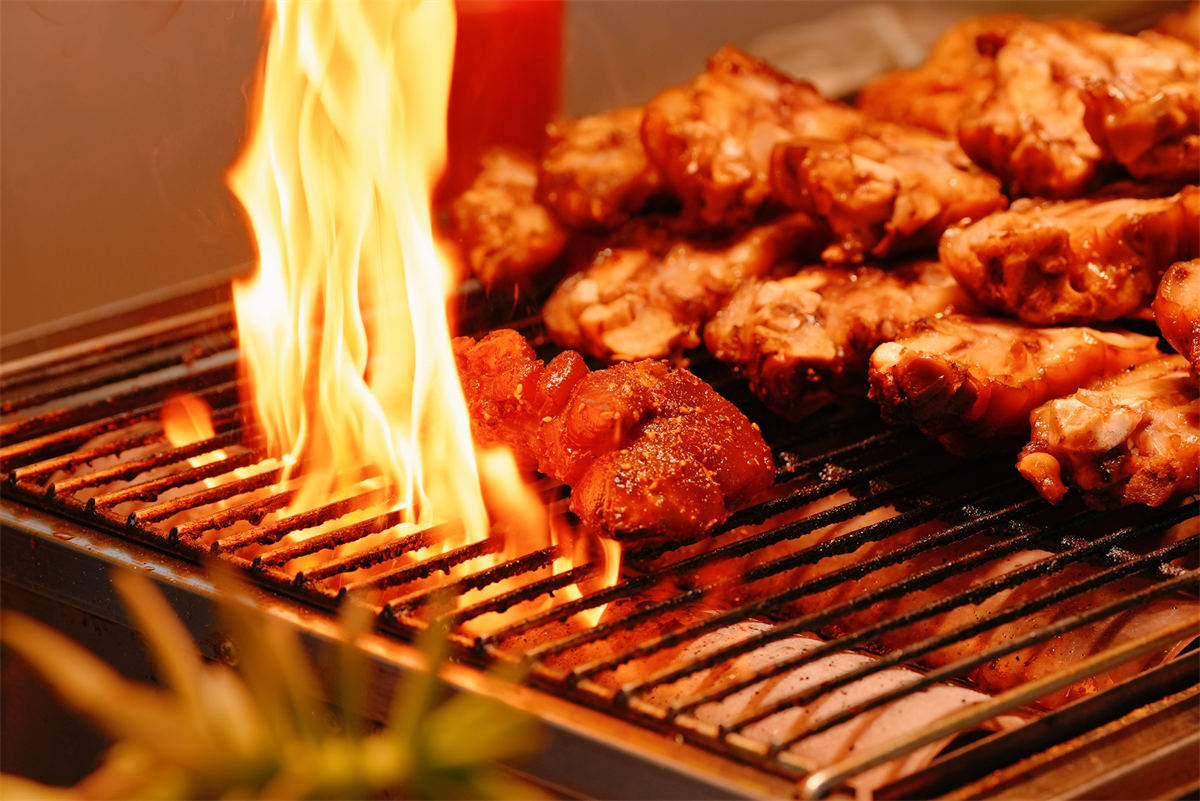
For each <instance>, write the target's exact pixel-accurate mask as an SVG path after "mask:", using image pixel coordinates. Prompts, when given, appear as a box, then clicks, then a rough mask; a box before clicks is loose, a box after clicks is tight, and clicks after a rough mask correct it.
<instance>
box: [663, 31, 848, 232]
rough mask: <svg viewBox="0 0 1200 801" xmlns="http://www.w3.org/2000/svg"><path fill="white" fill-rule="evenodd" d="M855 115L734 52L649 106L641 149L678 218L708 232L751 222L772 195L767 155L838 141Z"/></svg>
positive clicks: (726, 51)
mask: <svg viewBox="0 0 1200 801" xmlns="http://www.w3.org/2000/svg"><path fill="white" fill-rule="evenodd" d="M860 123H861V115H860V114H859V112H858V111H856V110H855V109H853V108H851V107H849V106H847V105H845V104H843V103H839V102H837V101H834V100H829V99H828V98H825V97H822V96H821V94H820V93H819V92H818V91H817V90H816V89H814V88H813V87H812V86H811V85H809V84H807V83H801V82H798V81H795V80H792V79H791V78H789V77H787V76H786V75H784V74H782V73H780V72H777V71H776V70H774V69H773V68H771V67H770V66H769V65H768V64H766V63H765V62H763V61H760V60H758V59H755V58H753V57H751V56H748V55H746V54H745V53H743V52H742V51H740V50H738V49H737V48H734V47H724V48H722V49H721V50H719V51H718V52H717V53H716V55H714V56H713V57H712V58H711V59H709V62H708V67H707V69H706V70H705V71H704V72H702V73H701V74H700V75H699V76H697V77H696V78H695V79H693V80H692V82H691V83H689V84H687V85H686V86H679V87H673V88H671V89H668V90H666V91H665V92H662V93H661V94H659V95H658V96H657V97H655V98H654V99H653V100H651V101H650V103H648V104H647V105H646V116H645V121H644V122H643V124H642V141H643V143H644V144H645V147H646V152H647V155H648V156H649V158H650V161H651V163H653V164H654V165H655V166H656V167H658V169H659V170H660V171H661V172H662V175H663V179H664V182H665V184H666V185H667V187H669V188H670V190H671V191H672V192H673V193H674V194H675V195H676V196H677V197H679V199H680V200H682V201H683V206H684V209H683V214H684V216H685V217H686V218H689V219H694V220H696V221H698V222H699V223H700V224H702V225H704V226H709V227H718V228H733V227H736V226H738V225H744V224H747V223H749V222H752V221H753V220H754V218H755V215H756V212H757V211H758V209H759V207H760V206H762V205H763V204H764V203H765V202H766V201H767V199H768V198H769V197H770V195H771V184H770V168H771V150H772V148H773V147H774V146H775V145H776V144H778V143H779V142H786V141H789V140H791V139H795V138H797V137H803V138H809V139H823V140H827V141H841V140H842V139H844V138H845V137H846V136H847V135H848V134H849V133H851V132H852V131H854V130H855V129H856V128H857V127H858V126H859V125H860Z"/></svg>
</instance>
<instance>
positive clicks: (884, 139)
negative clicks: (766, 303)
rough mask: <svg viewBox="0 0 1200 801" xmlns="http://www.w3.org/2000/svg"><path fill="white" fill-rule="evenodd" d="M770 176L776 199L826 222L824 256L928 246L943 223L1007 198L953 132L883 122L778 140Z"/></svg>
mask: <svg viewBox="0 0 1200 801" xmlns="http://www.w3.org/2000/svg"><path fill="white" fill-rule="evenodd" d="M771 181H772V186H773V187H774V190H775V193H776V195H777V196H778V198H779V199H780V200H781V201H782V202H783V203H785V204H786V205H788V206H790V207H791V208H794V209H797V210H799V211H804V212H807V213H809V214H812V215H813V216H815V217H820V218H821V219H823V220H825V221H826V222H827V223H828V224H829V227H830V229H831V230H832V231H833V234H834V236H835V238H836V240H837V241H836V242H835V244H833V245H831V246H830V247H829V248H827V249H826V251H825V252H824V254H822V255H823V257H824V260H825V261H826V262H843V261H850V262H861V261H862V258H863V255H864V254H868V253H869V254H870V255H872V256H876V257H880V258H882V257H884V256H888V255H894V254H900V253H907V252H912V251H916V250H923V249H927V248H932V247H934V246H935V245H937V242H938V239H939V238H940V237H941V235H942V232H943V231H945V230H946V228H947V227H948V226H950V225H951V224H953V223H958V222H960V221H962V220H963V219H964V218H966V219H979V218H980V217H985V216H987V215H988V214H990V213H992V212H993V211H997V210H999V209H1003V208H1004V207H1005V206H1007V205H1008V198H1006V197H1005V196H1004V195H1003V194H1001V192H1000V181H999V179H997V178H996V177H995V176H993V175H988V174H987V173H985V172H983V171H982V170H980V169H979V168H978V167H976V166H975V165H974V164H972V163H971V160H970V159H969V158H967V155H966V154H965V153H963V152H962V149H961V148H960V147H959V146H958V143H957V142H955V141H954V140H953V139H947V138H944V137H941V136H938V135H936V134H933V133H930V132H929V131H923V130H921V129H919V128H912V127H908V126H901V125H893V124H890V123H883V122H877V123H873V124H871V125H870V126H868V127H866V128H864V130H862V131H861V132H859V133H855V134H853V135H851V136H850V137H848V138H847V139H846V140H845V141H842V142H821V141H815V140H797V141H795V142H792V143H788V144H781V145H778V146H777V147H776V148H775V153H774V158H773V168H772V172H771Z"/></svg>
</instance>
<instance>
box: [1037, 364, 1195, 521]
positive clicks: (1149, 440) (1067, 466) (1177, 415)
mask: <svg viewBox="0 0 1200 801" xmlns="http://www.w3.org/2000/svg"><path fill="white" fill-rule="evenodd" d="M1188 366H1189V365H1188V362H1187V360H1186V359H1185V358H1184V357H1182V356H1178V355H1176V356H1165V357H1163V358H1161V359H1155V360H1153V361H1149V362H1145V363H1144V364H1139V365H1138V366H1136V367H1134V368H1133V369H1131V370H1128V371H1126V372H1123V373H1120V374H1119V375H1116V376H1113V377H1112V378H1107V379H1103V380H1100V381H1097V382H1095V383H1093V384H1091V385H1090V386H1089V387H1087V388H1086V389H1081V390H1079V391H1078V392H1076V393H1075V394H1073V395H1071V396H1069V397H1065V398H1059V399H1057V400H1052V401H1050V402H1049V403H1045V404H1043V405H1041V406H1039V407H1038V408H1036V409H1034V411H1033V414H1032V415H1031V416H1030V421H1031V423H1032V426H1033V437H1032V440H1031V441H1030V443H1029V444H1028V445H1026V446H1025V449H1024V450H1022V451H1021V456H1020V459H1019V460H1018V461H1017V469H1018V470H1019V471H1021V475H1023V476H1025V477H1026V478H1027V479H1029V480H1030V481H1032V482H1033V485H1034V486H1035V487H1036V488H1037V491H1038V492H1039V493H1041V495H1042V496H1043V497H1045V498H1047V499H1048V500H1050V501H1053V502H1056V503H1057V502H1058V501H1059V500H1060V499H1061V498H1062V497H1063V495H1065V494H1066V493H1067V487H1068V486H1072V487H1077V488H1079V489H1080V490H1082V491H1083V493H1084V499H1085V500H1086V501H1087V502H1088V504H1089V505H1090V506H1094V507H1097V508H1101V509H1105V508H1112V507H1116V506H1126V505H1128V504H1131V503H1144V504H1147V505H1149V506H1158V505H1160V504H1162V503H1163V502H1165V501H1166V500H1167V499H1168V498H1170V497H1171V496H1172V495H1175V494H1176V493H1194V492H1196V490H1197V486H1198V485H1197V470H1200V388H1198V387H1197V383H1196V378H1195V376H1194V375H1193V374H1192V373H1191V372H1190V371H1189V369H1188Z"/></svg>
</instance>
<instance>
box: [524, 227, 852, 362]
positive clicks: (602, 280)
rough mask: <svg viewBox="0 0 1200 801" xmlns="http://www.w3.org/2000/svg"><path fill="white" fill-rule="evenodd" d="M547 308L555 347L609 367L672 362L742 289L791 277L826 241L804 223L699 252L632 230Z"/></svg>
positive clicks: (654, 232) (757, 231)
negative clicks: (775, 275)
mask: <svg viewBox="0 0 1200 801" xmlns="http://www.w3.org/2000/svg"><path fill="white" fill-rule="evenodd" d="M631 232H632V233H629V234H623V235H621V236H619V237H618V238H616V239H615V240H614V242H613V243H612V244H611V245H610V246H609V247H605V248H603V249H602V250H600V252H599V253H597V254H596V257H595V259H594V260H593V261H592V263H591V264H589V265H588V266H587V267H586V268H584V269H583V270H582V271H580V272H578V273H575V274H574V275H572V276H570V277H569V278H567V279H566V280H565V281H563V282H562V284H560V285H559V286H558V288H557V289H555V290H554V294H553V295H551V296H550V299H549V300H547V301H546V305H545V307H544V309H543V310H542V317H543V319H544V321H545V323H546V329H547V330H548V331H549V333H550V336H551V337H553V339H554V341H555V342H557V343H558V344H559V345H561V346H563V347H567V348H574V349H576V350H579V351H582V352H584V353H586V354H589V355H591V356H595V357H597V358H599V359H603V360H605V361H608V362H616V361H635V360H637V359H652V358H654V359H656V358H663V357H667V356H670V357H673V358H674V359H675V360H677V361H678V360H679V359H680V354H681V353H682V352H683V351H684V350H686V349H689V348H694V347H697V346H698V345H699V344H700V327H701V326H702V325H703V324H704V323H705V322H707V321H708V320H709V318H711V317H712V315H713V314H715V313H716V311H717V309H718V308H719V307H720V305H721V303H723V302H724V301H725V299H726V298H728V297H729V296H730V295H731V294H733V291H734V290H735V289H737V287H738V286H739V285H741V283H742V282H743V281H746V280H748V279H750V278H755V277H760V276H766V275H769V274H771V273H772V272H773V271H779V270H782V271H783V272H792V271H794V269H795V266H796V265H795V263H794V259H795V258H798V257H800V256H801V255H805V254H806V255H808V256H809V257H811V256H814V255H816V253H818V252H820V249H821V248H822V247H823V246H824V245H825V243H826V242H828V241H829V240H828V234H827V233H826V232H825V230H824V229H823V228H822V227H821V226H820V225H818V224H817V223H815V222H814V221H813V220H812V219H811V218H810V217H809V216H808V215H805V214H792V215H789V216H786V217H781V218H779V219H777V220H775V221H774V222H771V223H768V224H766V225H762V226H759V227H757V228H753V229H751V230H750V231H749V232H748V233H746V234H745V235H743V236H742V237H741V238H740V239H738V240H737V241H735V242H734V243H733V244H732V245H724V246H713V245H709V246H702V245H700V244H698V243H694V242H690V241H687V240H685V239H682V238H681V237H678V236H673V235H671V234H670V233H669V232H667V231H665V230H663V229H652V228H647V227H645V226H642V227H637V226H635V227H634V228H632V229H631Z"/></svg>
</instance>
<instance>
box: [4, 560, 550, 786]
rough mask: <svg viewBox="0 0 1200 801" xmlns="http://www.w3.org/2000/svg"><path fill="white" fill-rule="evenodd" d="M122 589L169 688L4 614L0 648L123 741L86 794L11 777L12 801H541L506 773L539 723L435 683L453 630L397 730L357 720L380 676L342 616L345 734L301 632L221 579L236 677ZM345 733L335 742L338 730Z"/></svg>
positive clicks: (143, 588) (363, 619) (405, 686)
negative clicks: (372, 674) (372, 677)
mask: <svg viewBox="0 0 1200 801" xmlns="http://www.w3.org/2000/svg"><path fill="white" fill-rule="evenodd" d="M113 584H114V585H115V586H116V588H117V591H118V592H119V593H120V595H121V599H122V601H123V602H124V604H125V606H126V607H127V608H128V609H129V611H130V613H131V614H132V616H133V618H134V621H135V623H136V625H137V628H138V629H139V630H141V631H142V632H143V634H144V636H145V639H146V641H147V644H148V646H149V649H150V651H151V654H152V656H153V658H154V661H155V665H156V670H157V673H158V676H159V678H160V680H161V682H162V685H163V686H162V687H155V686H150V685H144V684H139V683H137V682H132V681H129V680H128V679H126V678H124V677H123V676H121V675H120V674H118V673H117V672H116V671H115V670H113V669H112V668H110V667H109V666H108V665H106V664H105V663H104V662H103V661H101V660H100V659H99V658H98V657H96V656H95V655H94V654H92V653H91V652H89V651H87V650H86V649H84V648H83V647H81V646H79V645H78V644H76V643H75V642H73V641H72V640H70V639H69V638H67V637H65V636H64V635H62V634H60V633H59V632H57V631H56V630H54V629H52V628H50V627H48V626H45V625H43V624H41V623H38V622H37V621H35V620H32V619H30V618H28V617H25V616H24V615H20V614H18V613H13V612H6V613H5V614H4V616H3V618H2V620H0V641H2V642H3V643H4V644H5V645H6V646H8V647H10V648H12V649H13V650H14V651H16V652H17V653H19V654H20V655H21V656H22V657H23V658H25V659H26V660H27V661H28V662H29V663H30V664H31V665H32V666H33V667H34V668H35V669H36V670H37V671H38V672H39V673H40V674H41V675H42V676H43V677H44V678H45V679H46V680H47V682H48V683H49V684H50V685H51V686H52V687H53V688H54V690H55V691H56V692H57V693H58V695H59V696H60V697H61V699H62V700H63V701H64V703H65V704H66V705H68V706H69V707H71V708H73V709H75V710H76V711H78V712H80V713H81V714H83V715H85V716H86V717H88V718H90V719H91V720H92V721H93V722H95V723H96V724H97V725H99V726H100V728H102V729H103V730H104V731H105V732H106V733H107V734H108V735H109V736H111V737H112V738H113V739H114V740H115V743H114V745H113V746H112V747H111V748H110V749H109V750H108V751H107V752H106V753H105V755H104V757H103V760H102V762H101V764H100V766H99V767H98V768H97V769H96V770H95V771H94V772H93V773H91V774H90V775H88V776H87V777H85V778H84V779H83V780H82V781H80V782H79V784H77V785H75V786H74V787H49V786H46V785H42V784H38V783H37V782H33V781H30V780H28V779H23V778H21V777H18V776H11V775H6V774H4V775H0V798H4V799H9V798H94V799H108V798H179V799H182V798H231V799H232V798H275V799H290V798H371V797H377V796H379V795H382V794H385V793H386V794H388V795H389V796H390V797H396V796H397V795H399V796H401V797H410V798H532V797H537V796H539V795H541V794H540V792H539V791H538V790H537V789H536V788H534V787H532V786H530V785H528V784H526V783H524V782H521V781H519V780H517V779H515V778H514V777H512V776H511V775H510V774H507V773H505V772H503V771H501V770H499V769H498V768H496V767H495V764H494V763H495V761H497V760H504V759H511V758H515V757H519V756H522V755H526V754H529V753H532V752H533V751H535V750H536V749H537V748H538V747H539V741H540V730H539V727H538V723H537V721H536V720H535V719H533V718H531V717H530V716H528V715H525V714H523V713H521V712H518V711H517V710H515V709H513V708H511V707H508V706H506V705H504V704H501V703H500V702H498V701H495V700H492V699H489V698H484V697H480V696H471V695H465V694H459V695H454V696H452V697H450V698H449V699H448V700H443V697H444V695H445V692H444V688H443V686H442V685H441V683H440V682H439V681H438V679H437V678H436V672H437V666H438V665H439V664H440V663H441V661H442V659H443V658H444V656H445V651H446V641H445V637H444V632H431V633H430V634H429V635H427V636H426V638H425V642H424V643H423V647H424V649H425V651H426V653H427V654H428V656H429V662H430V671H429V672H427V673H426V672H413V673H412V674H410V675H408V676H407V677H406V678H404V679H401V682H400V684H399V685H397V688H396V691H395V694H394V696H393V702H392V709H391V713H390V715H389V718H388V721H387V723H386V725H385V726H384V727H383V728H382V729H379V730H376V731H372V732H367V731H365V730H364V727H363V725H362V721H361V720H360V718H359V717H358V716H357V715H356V714H355V711H354V710H356V709H358V708H359V705H358V701H359V700H360V699H361V698H362V697H363V695H364V694H365V692H366V689H367V688H366V681H367V674H368V670H367V668H368V663H367V660H366V656H365V654H363V652H362V651H361V649H359V648H358V647H357V646H356V645H355V643H356V641H357V639H358V637H360V636H361V635H362V634H363V633H365V632H366V630H367V629H368V627H369V625H370V612H369V611H368V610H367V609H366V608H365V607H363V606H361V605H359V604H355V603H347V604H345V605H344V607H343V609H344V611H343V613H342V616H341V623H342V626H343V628H344V634H345V636H344V638H343V642H344V644H343V645H342V646H341V648H340V654H339V661H340V664H339V670H338V674H339V676H338V684H339V687H338V690H339V692H340V698H339V699H338V701H339V705H340V707H341V709H342V710H343V712H342V715H341V721H340V727H338V726H331V725H330V722H329V720H328V718H327V714H326V709H325V707H324V706H323V705H322V704H320V703H319V702H318V701H317V700H316V699H317V698H319V697H320V695H321V694H320V687H319V684H318V680H317V677H316V674H315V672H314V670H313V668H312V665H311V663H310V661H309V658H308V655H307V654H306V652H305V651H304V648H303V646H302V645H301V643H300V639H299V637H298V636H297V634H296V632H295V630H294V629H292V628H291V627H289V626H287V625H286V624H284V623H283V622H282V621H279V620H276V619H274V618H270V617H267V616H264V615H260V614H257V613H254V612H252V611H251V610H249V609H248V608H247V607H246V606H245V605H244V604H243V603H241V602H240V601H238V600H237V597H238V592H237V587H236V582H235V581H234V579H233V578H232V576H230V575H219V576H218V584H219V585H221V586H222V588H223V589H225V590H226V592H224V593H223V597H224V598H225V599H227V600H224V601H223V602H222V603H221V605H220V611H221V615H222V618H223V620H224V623H225V625H226V626H228V628H229V630H230V631H231V632H232V637H233V642H234V644H235V647H236V653H237V670H234V669H233V668H230V667H228V666H226V665H223V664H214V663H208V662H206V661H205V660H204V659H203V658H202V657H201V656H200V653H199V651H198V649H197V647H196V644H195V641H194V640H193V639H192V638H191V636H190V635H189V634H188V632H187V630H186V629H185V628H184V626H183V624H182V623H181V622H180V620H179V618H178V617H177V616H176V615H175V613H174V611H173V610H172V609H171V607H170V605H169V604H168V602H167V600H166V598H165V597H163V595H162V593H161V592H160V591H159V590H158V589H157V588H156V587H155V586H154V584H153V583H152V582H151V581H150V580H149V579H146V578H144V577H142V576H137V575H134V574H133V573H129V572H119V573H114V575H113ZM335 729H336V730H335Z"/></svg>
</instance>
